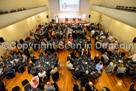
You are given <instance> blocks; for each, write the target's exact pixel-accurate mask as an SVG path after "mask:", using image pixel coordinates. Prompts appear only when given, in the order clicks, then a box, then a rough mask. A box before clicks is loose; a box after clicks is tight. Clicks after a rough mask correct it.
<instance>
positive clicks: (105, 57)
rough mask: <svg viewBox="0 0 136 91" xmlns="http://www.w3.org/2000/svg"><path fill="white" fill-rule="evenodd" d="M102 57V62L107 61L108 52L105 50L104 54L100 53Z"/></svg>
mask: <svg viewBox="0 0 136 91" xmlns="http://www.w3.org/2000/svg"><path fill="white" fill-rule="evenodd" d="M102 58H103V61H104V63H108V61H109V57H108V53H107V52H105V53H104V54H102Z"/></svg>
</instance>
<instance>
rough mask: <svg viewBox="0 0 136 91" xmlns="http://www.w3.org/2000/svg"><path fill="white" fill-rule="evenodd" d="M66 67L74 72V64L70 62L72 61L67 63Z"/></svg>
mask: <svg viewBox="0 0 136 91" xmlns="http://www.w3.org/2000/svg"><path fill="white" fill-rule="evenodd" d="M66 67H67V69H68V70H74V67H73V64H72V63H71V62H70V60H68V61H67V62H66Z"/></svg>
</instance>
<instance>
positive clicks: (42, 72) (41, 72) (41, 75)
mask: <svg viewBox="0 0 136 91" xmlns="http://www.w3.org/2000/svg"><path fill="white" fill-rule="evenodd" d="M38 76H39V77H41V78H45V77H46V72H45V71H43V70H41V71H40V73H38Z"/></svg>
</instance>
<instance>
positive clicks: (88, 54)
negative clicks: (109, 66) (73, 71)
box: [85, 49, 91, 57]
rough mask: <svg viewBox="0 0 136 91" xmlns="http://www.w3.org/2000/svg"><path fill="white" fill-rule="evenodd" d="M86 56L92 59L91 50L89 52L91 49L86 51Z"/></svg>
mask: <svg viewBox="0 0 136 91" xmlns="http://www.w3.org/2000/svg"><path fill="white" fill-rule="evenodd" d="M85 55H86V56H87V57H90V56H91V53H90V50H89V49H86V52H85Z"/></svg>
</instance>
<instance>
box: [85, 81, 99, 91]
mask: <svg viewBox="0 0 136 91" xmlns="http://www.w3.org/2000/svg"><path fill="white" fill-rule="evenodd" d="M85 90H86V91H98V90H97V89H96V88H95V87H94V85H93V83H92V82H89V83H88V84H87V85H86V86H85Z"/></svg>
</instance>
